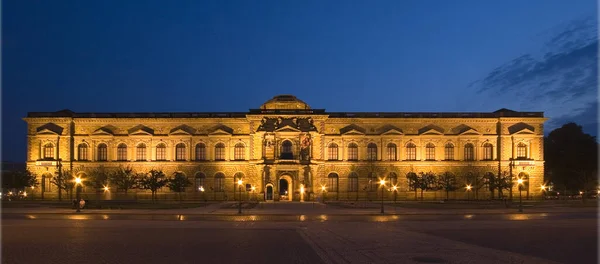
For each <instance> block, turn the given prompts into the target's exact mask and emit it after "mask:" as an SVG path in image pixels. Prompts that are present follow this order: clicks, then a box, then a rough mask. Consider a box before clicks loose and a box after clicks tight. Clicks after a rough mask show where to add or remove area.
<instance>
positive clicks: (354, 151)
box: [348, 142, 358, 160]
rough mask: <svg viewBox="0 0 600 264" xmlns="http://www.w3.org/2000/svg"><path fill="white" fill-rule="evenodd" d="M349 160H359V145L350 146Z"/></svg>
mask: <svg viewBox="0 0 600 264" xmlns="http://www.w3.org/2000/svg"><path fill="white" fill-rule="evenodd" d="M348 160H358V145H356V143H354V142H352V143H350V144H348Z"/></svg>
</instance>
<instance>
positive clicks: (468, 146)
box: [465, 143, 475, 160]
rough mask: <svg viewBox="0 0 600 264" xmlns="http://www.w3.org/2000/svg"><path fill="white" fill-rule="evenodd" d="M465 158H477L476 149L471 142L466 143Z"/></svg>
mask: <svg viewBox="0 0 600 264" xmlns="http://www.w3.org/2000/svg"><path fill="white" fill-rule="evenodd" d="M465 160H475V151H474V148H473V144H471V143H467V144H466V145H465Z"/></svg>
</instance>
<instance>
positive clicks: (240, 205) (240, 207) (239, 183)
mask: <svg viewBox="0 0 600 264" xmlns="http://www.w3.org/2000/svg"><path fill="white" fill-rule="evenodd" d="M242 183H243V181H242V179H239V180H238V181H237V184H238V188H239V191H240V202H239V207H238V214H241V213H242Z"/></svg>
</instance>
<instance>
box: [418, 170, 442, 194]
mask: <svg viewBox="0 0 600 264" xmlns="http://www.w3.org/2000/svg"><path fill="white" fill-rule="evenodd" d="M416 186H417V188H418V189H420V190H421V200H423V192H424V191H425V190H427V191H429V190H436V189H437V180H436V177H435V174H433V172H427V173H423V172H420V173H419V176H418V177H417V181H416Z"/></svg>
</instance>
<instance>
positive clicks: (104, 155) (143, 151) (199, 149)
mask: <svg viewBox="0 0 600 264" xmlns="http://www.w3.org/2000/svg"><path fill="white" fill-rule="evenodd" d="M53 148H54V146H53V145H52V144H50V143H48V144H47V145H45V146H44V158H46V159H47V158H53V153H54V150H53ZM88 148H89V147H88V145H87V144H84V143H82V144H79V145H78V146H77V160H82V161H84V160H90V155H89V151H88ZM96 149H97V153H96V154H97V155H96V160H97V161H107V160H108V146H107V145H106V144H105V143H101V144H98V146H97V147H96ZM155 150H156V151H155V156H154V160H156V161H165V160H167V145H166V144H164V143H159V144H158V145H156V147H155ZM147 153H148V151H147V146H146V144H144V143H140V144H138V145H137V146H136V147H135V158H134V160H136V161H146V160H148V158H147ZM245 153H246V148H245V146H244V144H242V143H238V144H236V145H235V147H234V153H233V159H234V160H245V159H246V158H245V156H246V155H245ZM187 156H188V151H187V147H186V145H185V144H184V143H179V144H177V145H175V160H176V161H186V160H188V157H187ZM214 158H215V160H225V144H223V143H217V144H216V145H215V147H214ZM194 159H195V160H199V161H203V160H208V155H207V147H206V145H205V144H204V143H198V144H196V146H195V148H194ZM116 160H117V161H127V160H129V157H128V146H127V144H125V143H121V144H119V145H118V146H117V157H116Z"/></svg>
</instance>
